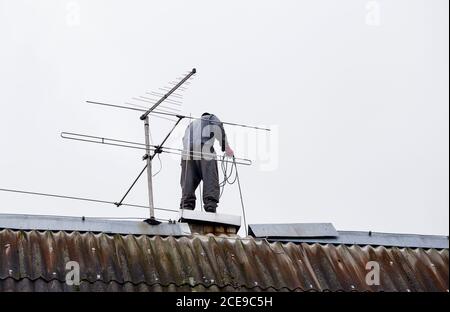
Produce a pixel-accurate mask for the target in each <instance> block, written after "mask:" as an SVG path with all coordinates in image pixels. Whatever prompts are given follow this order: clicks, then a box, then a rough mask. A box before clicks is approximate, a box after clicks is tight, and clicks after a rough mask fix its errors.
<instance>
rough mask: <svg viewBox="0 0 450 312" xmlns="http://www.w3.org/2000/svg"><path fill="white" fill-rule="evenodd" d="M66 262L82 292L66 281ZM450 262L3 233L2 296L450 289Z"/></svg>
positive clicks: (334, 248)
mask: <svg viewBox="0 0 450 312" xmlns="http://www.w3.org/2000/svg"><path fill="white" fill-rule="evenodd" d="M68 261H77V262H78V263H79V264H80V273H81V284H80V285H79V286H68V285H67V284H66V283H65V276H66V273H67V271H66V267H65V266H66V263H67V262H68ZM369 261H377V262H378V263H379V264H380V269H381V275H380V282H381V284H380V285H379V286H369V285H367V284H366V282H365V280H366V274H367V273H368V272H369V271H368V270H367V269H366V264H367V263H368V262H369ZM448 264H449V253H448V249H441V250H438V249H422V248H414V249H412V248H398V247H384V246H378V247H372V246H358V245H352V246H347V245H339V244H337V245H332V244H317V243H297V244H295V243H292V242H289V243H281V242H275V243H268V242H267V241H265V240H258V239H254V238H239V237H227V236H225V235H224V236H214V235H206V236H205V235H198V236H191V237H180V238H175V237H172V236H169V237H166V238H163V237H160V236H146V235H140V236H136V235H120V234H104V233H100V234H93V233H89V232H88V233H79V232H76V231H75V232H71V233H68V232H64V231H60V232H51V231H15V230H10V229H4V230H1V231H0V291H403V292H406V291H448V288H449V270H448V267H449V265H448Z"/></svg>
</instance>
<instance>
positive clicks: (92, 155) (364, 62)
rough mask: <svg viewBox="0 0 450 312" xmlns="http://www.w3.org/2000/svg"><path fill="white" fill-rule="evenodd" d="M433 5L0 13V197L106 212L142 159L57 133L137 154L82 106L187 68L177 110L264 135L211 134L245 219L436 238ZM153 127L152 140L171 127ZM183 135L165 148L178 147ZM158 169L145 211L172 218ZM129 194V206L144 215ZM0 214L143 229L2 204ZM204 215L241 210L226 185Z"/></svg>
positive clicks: (127, 135) (109, 123)
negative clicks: (106, 141)
mask: <svg viewBox="0 0 450 312" xmlns="http://www.w3.org/2000/svg"><path fill="white" fill-rule="evenodd" d="M448 9H449V8H448V1H447V0H389V1H387V0H379V1H365V0H342V1H335V0H320V1H317V0H305V1H298V0H295V1H262V0H257V1H256V0H255V1H230V0H229V1H206V0H205V1H181V0H180V1H125V0H121V1H118V0H117V1H112V0H103V1H98V0H95V1H93V0H85V1H81V0H80V1H61V0H46V1H44V0H42V1H34V0H27V1H25V0H0V109H1V111H0V143H1V145H0V148H1V150H0V188H14V189H23V190H29V191H38V192H50V193H57V194H67V195H72V196H86V197H92V198H99V199H105V200H111V201H117V200H119V199H120V197H121V196H122V195H123V193H124V191H125V190H126V189H127V187H128V186H129V185H130V183H131V182H132V180H133V179H134V178H135V177H136V175H137V173H138V172H139V171H140V169H141V168H142V167H143V165H144V164H143V162H142V160H141V157H142V154H143V153H142V152H141V151H134V150H128V149H120V148H114V147H107V146H101V145H95V144H89V143H81V142H73V141H65V140H62V139H61V138H60V136H59V135H60V132H61V131H75V132H80V133H87V134H93V135H101V136H106V137H113V138H119V139H129V140H133V141H140V142H142V141H143V125H142V122H141V121H140V120H139V113H134V112H128V111H122V110H114V109H108V108H102V107H94V106H90V105H88V104H86V103H85V101H86V100H99V101H107V102H110V103H114V104H123V103H124V102H125V101H127V100H129V99H130V98H132V97H134V96H138V95H142V94H144V93H145V92H146V91H151V90H157V89H158V88H159V87H162V86H165V85H167V82H168V81H171V80H173V79H175V78H176V77H179V76H180V74H182V73H183V72H186V71H188V70H190V69H191V68H193V67H196V68H197V70H198V74H197V77H196V79H195V80H194V81H193V83H192V84H191V85H190V86H189V89H188V91H186V92H185V96H184V100H183V112H184V113H186V114H190V113H192V114H193V115H199V114H201V113H202V112H204V111H209V112H213V113H215V114H217V115H218V116H219V117H220V118H221V119H222V120H224V121H230V122H239V123H246V124H253V125H265V126H271V127H273V129H274V131H273V132H272V134H271V137H270V138H268V137H267V135H266V134H265V133H258V132H255V131H244V130H243V129H239V128H233V127H227V128H226V130H227V131H228V134H229V136H230V143H231V145H232V146H233V147H235V151H236V154H237V156H248V157H251V158H252V159H254V160H255V163H254V165H253V166H252V167H241V168H240V174H241V182H242V186H243V191H244V199H245V203H246V209H247V220H248V222H249V223H291V222H332V223H333V224H334V225H335V227H336V228H337V229H340V230H373V231H382V232H396V233H422V234H445V235H448V228H449V143H448V141H449V103H448V100H449V98H448V91H449V90H448V83H449V76H448V75H449V72H448V68H449V63H448V55H449V41H448V35H449V34H448V29H449V24H448V21H449V16H448ZM151 122H152V126H151V128H152V136H153V139H154V140H155V143H157V142H159V141H160V140H161V139H162V138H163V136H164V134H165V133H166V132H167V130H168V129H169V128H170V126H171V123H170V122H167V121H164V120H158V119H152V121H151ZM185 126H186V123H184V124H183V125H182V126H181V127H180V128H179V129H178V131H177V133H176V134H175V136H174V137H173V139H172V140H171V141H170V142H169V143H168V144H167V145H168V146H173V147H180V146H181V134H182V133H183V131H184V128H185ZM256 135H258V136H257V137H256ZM245 142H249V146H246V145H245V144H244V143H245ZM255 142H257V143H255ZM162 160H163V169H162V171H161V173H160V174H159V175H158V176H157V177H156V178H155V204H156V206H158V207H165V208H172V209H176V208H177V207H178V204H179V197H180V186H179V175H180V166H179V159H178V158H177V157H175V158H174V157H173V156H169V155H162ZM158 167H159V164H158V163H157V162H156V163H155V170H157V168H158ZM144 181H145V179H142V180H141V181H140V183H139V185H137V187H136V189H134V190H133V192H132V193H131V194H130V198H129V199H128V200H127V202H130V203H136V204H146V189H145V183H144ZM0 212H1V213H30V214H55V215H74V216H82V215H85V216H105V217H112V216H123V217H125V216H126V217H135V216H136V217H147V210H145V209H139V208H126V207H121V208H116V207H114V206H108V205H106V206H105V205H94V204H88V203H83V202H73V201H66V200H59V199H49V198H39V197H33V196H26V195H14V194H8V193H0ZM219 212H223V213H228V214H240V213H241V208H240V202H239V197H238V190H237V186H236V185H233V186H231V187H230V186H227V189H226V190H225V195H224V197H223V198H222V201H221V204H220V210H219ZM157 216H159V217H173V218H175V215H170V214H167V213H161V212H157Z"/></svg>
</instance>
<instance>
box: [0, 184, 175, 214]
mask: <svg viewBox="0 0 450 312" xmlns="http://www.w3.org/2000/svg"><path fill="white" fill-rule="evenodd" d="M0 191H1V192H9V193H19V194H27V195H36V196H46V197H54V198H61V199H71V200H80V201H87V202H93V203H98V204H110V205H115V204H116V203H114V202H111V201H107V200H100V199H93V198H86V197H75V196H67V195H57V194H49V193H39V192H30V191H23V190H13V189H5V188H0ZM122 205H123V206H127V207H134V208H145V209H148V208H149V207H148V206H143V205H134V204H122ZM155 209H156V210H162V211H170V212H178V210H174V209H166V208H155Z"/></svg>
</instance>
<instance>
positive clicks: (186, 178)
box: [180, 113, 234, 212]
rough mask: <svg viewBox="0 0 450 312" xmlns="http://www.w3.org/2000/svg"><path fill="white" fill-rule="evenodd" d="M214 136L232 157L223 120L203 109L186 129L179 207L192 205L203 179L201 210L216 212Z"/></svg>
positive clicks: (216, 191)
mask: <svg viewBox="0 0 450 312" xmlns="http://www.w3.org/2000/svg"><path fill="white" fill-rule="evenodd" d="M215 140H217V141H219V142H220V145H221V147H222V152H225V153H226V155H227V156H228V157H233V155H234V152H233V150H232V149H231V148H230V146H229V145H228V140H227V137H226V134H225V130H224V128H223V124H222V122H221V121H220V120H219V118H217V117H216V116H215V115H213V114H209V113H204V114H203V115H202V118H201V119H197V120H194V121H192V122H191V123H190V124H189V126H188V127H187V129H186V132H185V134H184V137H183V157H182V160H181V189H182V197H181V204H180V208H181V209H189V210H194V209H195V201H196V197H195V190H196V189H197V187H198V185H199V184H200V182H201V181H202V180H203V204H204V208H205V211H207V212H216V208H217V204H218V203H219V197H220V187H219V172H218V168H217V157H216V153H215V151H214V142H215Z"/></svg>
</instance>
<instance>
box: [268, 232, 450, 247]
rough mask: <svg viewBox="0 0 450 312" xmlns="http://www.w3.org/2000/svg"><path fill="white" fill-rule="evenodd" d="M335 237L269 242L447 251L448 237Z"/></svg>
mask: <svg viewBox="0 0 450 312" xmlns="http://www.w3.org/2000/svg"><path fill="white" fill-rule="evenodd" d="M338 234H339V236H337V237H317V238H308V237H296V238H289V239H284V238H271V237H267V240H269V241H277V242H293V243H318V244H338V245H371V246H384V247H400V248H401V247H406V248H433V249H449V237H448V236H443V235H421V234H396V233H380V232H370V231H369V232H363V231H338Z"/></svg>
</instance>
